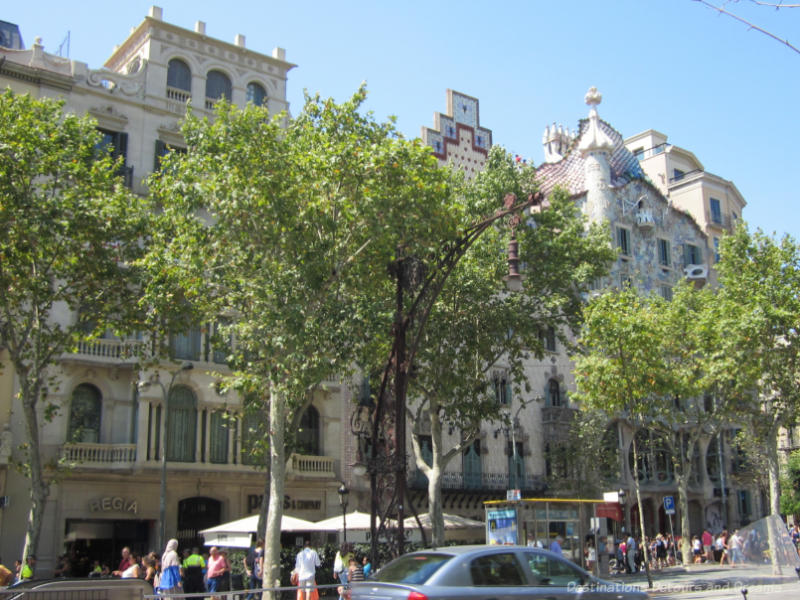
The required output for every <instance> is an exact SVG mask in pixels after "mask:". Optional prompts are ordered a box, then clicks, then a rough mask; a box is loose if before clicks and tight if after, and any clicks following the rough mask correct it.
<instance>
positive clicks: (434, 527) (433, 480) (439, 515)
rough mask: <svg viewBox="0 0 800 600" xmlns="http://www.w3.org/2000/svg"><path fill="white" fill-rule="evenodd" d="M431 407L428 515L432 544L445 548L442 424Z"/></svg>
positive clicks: (437, 412)
mask: <svg viewBox="0 0 800 600" xmlns="http://www.w3.org/2000/svg"><path fill="white" fill-rule="evenodd" d="M433 409H434V407H433V406H431V454H432V456H433V459H432V461H431V462H432V463H433V464H432V465H431V469H430V471H429V473H428V514H429V516H430V518H431V538H432V540H431V544H432V546H433V547H434V548H436V547H439V546H444V512H443V511H442V466H441V462H442V424H441V423H440V422H439V417H438V414H439V411H438V410H436V411H434V410H433Z"/></svg>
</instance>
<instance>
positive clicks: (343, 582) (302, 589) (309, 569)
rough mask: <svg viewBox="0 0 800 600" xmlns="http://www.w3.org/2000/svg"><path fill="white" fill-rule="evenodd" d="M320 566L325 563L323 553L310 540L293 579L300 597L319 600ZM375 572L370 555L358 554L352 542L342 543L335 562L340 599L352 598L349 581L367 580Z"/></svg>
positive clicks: (303, 599) (298, 598)
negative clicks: (318, 577)
mask: <svg viewBox="0 0 800 600" xmlns="http://www.w3.org/2000/svg"><path fill="white" fill-rule="evenodd" d="M320 566H322V562H321V561H320V558H319V554H318V553H317V551H316V550H314V549H313V548H312V547H311V542H310V541H309V540H306V542H305V544H304V545H303V549H302V550H300V552H298V553H297V557H296V558H295V565H294V570H293V571H292V578H291V580H292V584H293V585H296V586H297V600H319V592H318V591H317V587H316V585H317V582H316V577H317V569H318V568H319V567H320ZM371 572H372V564H371V563H370V561H369V557H367V556H366V555H363V556H361V555H358V554H356V553H355V552H354V548H353V545H352V544H348V543H347V542H344V543H342V545H341V546H340V547H339V550H338V551H337V552H336V558H335V559H334V561H333V579H334V580H335V581H338V582H339V584H340V585H338V586H337V588H336V591H337V593H338V594H339V600H348V598H349V587H348V585H349V583H351V582H354V581H364V579H366V578H367V577H369V575H370V573H371Z"/></svg>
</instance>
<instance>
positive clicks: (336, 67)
mask: <svg viewBox="0 0 800 600" xmlns="http://www.w3.org/2000/svg"><path fill="white" fill-rule="evenodd" d="M711 1H712V2H714V3H718V4H721V3H722V2H723V0H711ZM776 1H777V0H776ZM153 3H155V4H157V5H159V6H161V7H162V8H163V9H164V20H165V21H168V22H170V23H173V24H175V25H178V26H181V27H185V28H187V29H192V28H193V27H194V23H195V21H198V20H200V21H205V22H206V32H207V34H208V35H209V36H211V37H215V38H219V39H222V40H226V41H229V42H233V39H234V36H235V35H236V34H237V33H241V34H244V35H245V36H246V40H247V47H248V48H250V49H252V50H256V51H259V52H264V53H267V54H269V53H271V51H272V48H273V47H275V46H281V47H283V48H285V49H286V58H287V60H288V61H290V62H292V63H295V64H297V65H298V66H297V68H295V69H293V70H292V71H290V72H289V80H288V97H289V101H290V103H291V106H292V109H293V111H294V112H298V111H299V109H300V107H301V106H302V100H303V91H304V90H309V91H310V92H320V93H321V94H322V95H323V96H332V97H334V98H336V99H337V100H344V99H345V98H347V97H348V96H349V95H350V94H352V93H353V91H355V89H356V88H357V87H358V85H359V84H360V83H361V82H362V81H366V82H367V86H368V90H369V100H368V103H367V107H368V108H369V109H370V110H372V111H373V112H374V113H375V115H376V116H377V117H378V118H381V119H384V118H386V117H387V116H388V115H396V116H397V119H398V127H399V129H400V130H401V131H402V132H403V133H404V134H406V135H407V136H410V137H416V136H418V135H419V132H420V128H421V126H431V125H432V124H433V113H434V112H435V111H440V112H444V111H445V109H446V105H445V90H446V89H447V88H451V89H454V90H457V91H460V92H463V93H465V94H468V95H471V96H475V97H477V98H478V99H479V100H480V111H481V113H480V116H481V124H482V125H483V126H485V127H488V128H490V129H492V131H493V136H494V142H495V143H496V144H501V145H503V146H504V147H505V148H506V149H508V150H509V151H511V152H513V153H517V154H520V155H522V156H524V157H526V158H529V159H531V160H533V161H534V162H535V163H536V164H539V163H541V162H542V160H543V153H542V150H541V137H542V132H543V130H544V127H545V126H546V125H548V124H550V123H552V122H554V121H555V122H558V123H561V124H563V125H564V126H565V127H570V128H571V129H574V128H575V127H576V125H577V123H578V120H579V119H581V118H583V117H585V116H586V115H587V114H588V108H587V107H586V105H585V104H584V102H583V97H584V94H585V93H586V90H587V89H588V88H589V87H590V86H593V85H594V86H597V88H598V89H599V90H600V92H601V93H602V94H603V103H602V104H601V105H600V107H599V112H600V116H601V117H602V118H603V119H605V120H606V121H608V122H609V123H611V124H612V125H613V126H614V127H615V128H616V129H617V130H618V131H620V132H621V133H622V134H623V135H624V136H626V137H627V136H630V135H633V134H635V133H638V132H640V131H643V130H646V129H651V128H652V129H657V130H659V131H661V132H663V133H665V134H666V135H667V136H668V137H669V141H670V142H672V143H674V144H676V145H678V146H682V147H684V148H687V149H689V150H691V151H692V152H694V154H695V155H696V156H697V157H698V158H699V159H700V161H701V162H702V163H703V166H704V167H705V168H706V170H708V171H710V172H712V173H715V174H717V175H720V176H722V177H724V178H726V179H731V180H733V181H734V183H735V184H736V185H737V187H738V188H739V190H740V192H741V193H742V194H743V195H744V197H745V199H746V200H747V202H748V206H747V208H746V209H745V212H744V217H745V219H746V220H747V221H748V223H749V224H750V226H751V228H756V227H758V228H761V229H763V230H764V231H767V232H769V233H772V232H776V233H777V234H778V235H782V234H783V233H789V234H791V235H792V236H793V237H795V238H800V202H798V200H800V191H798V189H799V188H800V185H799V184H798V177H797V173H798V171H800V150H799V149H798V144H800V118H798V116H797V114H796V113H797V108H796V107H797V104H798V99H800V77H798V71H800V54H798V53H796V52H794V51H792V50H791V49H789V48H788V47H786V46H784V45H782V44H780V43H779V42H777V41H775V40H773V39H770V38H768V37H766V36H765V35H763V34H762V33H759V32H757V31H755V30H752V29H748V28H747V27H746V26H744V25H742V24H740V23H738V22H736V21H734V20H733V19H731V18H729V17H726V16H723V15H720V14H718V13H716V12H714V11H712V10H711V9H708V8H706V7H704V6H703V5H702V4H700V3H699V2H696V1H694V0H548V1H544V0H528V1H523V0H518V1H517V0H512V1H498V2H478V1H477V0H461V1H459V2H452V1H440V2H437V1H435V0H434V1H430V0H404V1H403V2H388V1H384V0H373V1H366V0H358V1H357V0H352V1H347V0H340V1H338V2H335V1H333V0H327V1H323V0H319V1H317V0H305V1H299V2H285V1H282V2H276V1H274V0H259V1H255V2H243V1H241V2H240V1H236V0H231V1H229V2H219V1H215V2H211V1H206V0H196V1H193V2H189V1H180V0H155V2H148V1H145V2H139V1H136V0H126V1H125V2H113V3H109V2H107V1H103V2H100V1H98V0H81V1H80V2H77V3H74V2H55V1H53V0H44V1H39V2H32V1H27V2H21V1H17V2H7V3H5V6H4V7H3V8H1V9H0V19H2V20H5V21H10V22H12V23H17V24H18V25H19V26H20V28H21V30H22V36H23V39H24V41H25V44H26V46H27V47H30V45H31V44H32V43H33V40H34V38H35V37H36V36H41V37H42V38H43V43H44V45H45V49H46V50H47V51H50V52H55V51H56V50H57V48H58V46H59V44H60V43H61V41H62V40H63V39H64V38H65V37H66V35H67V32H70V58H72V59H75V60H80V61H83V62H86V63H88V64H89V66H90V67H92V68H99V67H100V66H102V64H103V62H104V61H105V59H106V58H107V57H108V56H109V55H110V53H111V50H112V48H113V47H114V46H115V45H116V44H120V43H121V42H122V41H123V40H124V39H125V38H126V36H127V35H128V33H129V31H130V29H131V28H132V27H134V26H136V25H138V24H139V23H140V22H141V21H142V20H143V18H144V16H145V15H146V14H147V12H148V10H149V7H150V5H151V4H153ZM725 7H726V8H728V9H729V10H732V11H734V12H736V13H737V14H739V15H741V16H742V17H744V18H747V19H748V20H750V21H751V22H753V23H755V24H757V25H759V26H761V27H763V28H765V29H768V30H769V31H771V32H772V33H774V34H775V35H777V36H778V37H780V38H783V39H787V40H788V41H789V42H790V43H792V44H794V45H795V46H800V8H797V9H791V8H783V9H781V10H775V9H772V8H768V7H764V6H758V5H756V4H755V3H754V2H752V1H751V0H738V1H736V0H728V1H727V2H726V4H725Z"/></svg>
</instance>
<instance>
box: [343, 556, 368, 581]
mask: <svg viewBox="0 0 800 600" xmlns="http://www.w3.org/2000/svg"><path fill="white" fill-rule="evenodd" d="M347 571H348V573H347V581H349V582H350V583H353V582H354V581H364V569H363V568H362V567H361V562H360V561H359V560H358V558H356V557H353V558H351V559H350V565H349V566H348V568H347Z"/></svg>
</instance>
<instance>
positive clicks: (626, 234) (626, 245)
mask: <svg viewBox="0 0 800 600" xmlns="http://www.w3.org/2000/svg"><path fill="white" fill-rule="evenodd" d="M617 248H619V253H620V254H621V255H622V256H630V255H631V231H630V229H628V228H627V227H617Z"/></svg>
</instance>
